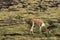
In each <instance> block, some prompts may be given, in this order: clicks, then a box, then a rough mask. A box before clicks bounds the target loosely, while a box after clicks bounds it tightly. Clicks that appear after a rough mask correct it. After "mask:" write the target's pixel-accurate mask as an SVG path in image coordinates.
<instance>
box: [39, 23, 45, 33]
mask: <svg viewBox="0 0 60 40" xmlns="http://www.w3.org/2000/svg"><path fill="white" fill-rule="evenodd" d="M43 27H45V24H44V23H42V25H39V30H40V33H41V31H42V28H43Z"/></svg>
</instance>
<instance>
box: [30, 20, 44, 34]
mask: <svg viewBox="0 0 60 40" xmlns="http://www.w3.org/2000/svg"><path fill="white" fill-rule="evenodd" d="M30 23H31V24H32V25H31V29H30V32H31V33H33V28H34V26H35V25H37V26H38V27H39V30H40V31H41V28H42V27H43V26H44V27H45V23H44V21H43V20H42V19H31V20H30Z"/></svg>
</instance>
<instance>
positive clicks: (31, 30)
mask: <svg viewBox="0 0 60 40" xmlns="http://www.w3.org/2000/svg"><path fill="white" fill-rule="evenodd" d="M33 28H34V22H32V26H31V29H30V33H33Z"/></svg>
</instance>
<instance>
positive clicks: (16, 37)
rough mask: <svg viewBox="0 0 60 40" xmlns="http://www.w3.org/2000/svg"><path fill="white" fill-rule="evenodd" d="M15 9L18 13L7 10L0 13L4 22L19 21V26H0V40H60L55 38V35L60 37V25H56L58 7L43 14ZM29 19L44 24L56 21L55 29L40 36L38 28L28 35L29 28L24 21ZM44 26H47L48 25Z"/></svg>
mask: <svg viewBox="0 0 60 40" xmlns="http://www.w3.org/2000/svg"><path fill="white" fill-rule="evenodd" d="M31 1H32V0H31ZM36 1H37V0H36ZM28 2H29V1H28ZM34 2H35V1H34ZM34 2H33V3H34ZM18 6H19V5H18ZM32 6H33V5H32ZM12 8H14V6H12ZM33 8H34V6H33V7H31V9H33ZM15 9H17V10H19V11H9V9H2V10H1V11H0V20H4V21H6V20H8V19H12V20H16V21H17V22H18V21H20V23H19V24H15V25H10V26H0V40H60V38H59V37H60V36H55V34H59V35H60V23H58V21H59V22H60V19H59V18H60V7H58V9H56V10H55V8H48V9H47V11H45V12H40V10H37V11H32V10H28V8H15ZM30 18H41V19H43V20H44V21H45V22H47V20H52V21H56V20H58V21H57V22H56V23H54V24H55V26H56V27H57V28H55V29H54V30H53V31H52V33H51V34H48V33H47V32H46V33H43V34H40V33H39V31H38V28H37V29H36V28H34V32H35V33H34V34H33V35H32V34H29V27H30V26H29V24H28V23H26V20H28V19H30ZM21 22H23V23H21ZM0 23H1V21H0ZM1 24H2V23H1ZM46 25H47V26H49V24H48V23H47V24H46ZM6 34H9V35H6ZM12 34H13V35H12Z"/></svg>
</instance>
